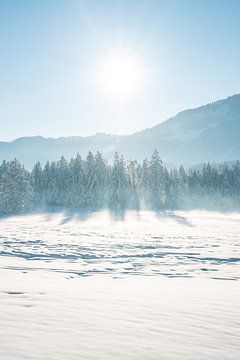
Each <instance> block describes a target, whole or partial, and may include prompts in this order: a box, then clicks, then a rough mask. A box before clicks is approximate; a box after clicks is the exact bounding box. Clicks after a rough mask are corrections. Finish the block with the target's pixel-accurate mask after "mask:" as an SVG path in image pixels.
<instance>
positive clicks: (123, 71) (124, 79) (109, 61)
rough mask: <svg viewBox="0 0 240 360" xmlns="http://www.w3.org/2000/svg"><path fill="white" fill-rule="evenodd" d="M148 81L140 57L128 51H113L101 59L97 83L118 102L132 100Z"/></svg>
mask: <svg viewBox="0 0 240 360" xmlns="http://www.w3.org/2000/svg"><path fill="white" fill-rule="evenodd" d="M146 81H147V71H146V68H145V66H144V63H143V61H141V58H139V57H138V56H136V55H134V54H132V53H130V52H127V51H125V52H124V51H121V52H119V51H112V52H110V53H108V54H106V55H105V56H103V57H102V58H101V60H100V61H99V66H98V70H97V82H98V84H99V87H100V89H101V90H102V91H103V92H104V93H105V94H106V95H108V96H111V97H113V98H116V99H118V100H123V99H128V98H131V97H132V96H133V95H135V94H137V92H139V91H141V89H142V88H143V87H144V84H145V83H146Z"/></svg>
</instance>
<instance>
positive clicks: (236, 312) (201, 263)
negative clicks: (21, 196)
mask: <svg viewBox="0 0 240 360" xmlns="http://www.w3.org/2000/svg"><path fill="white" fill-rule="evenodd" d="M239 234H240V215H239V214H219V213H206V212H188V213H184V212H179V213H168V214H166V213H165V214H161V213H158V214H157V213H152V212H139V213H136V212H128V213H127V214H124V213H122V214H119V213H118V214H115V216H113V214H109V213H108V212H102V213H92V214H88V213H81V214H78V213H74V212H68V213H62V214H41V215H32V216H26V217H20V216H19V217H12V218H6V219H1V221H0V251H1V252H0V255H1V256H0V309H1V315H0V359H4V360H5V359H6V360H13V359H14V360H15V359H20V360H28V359H31V360H35V359H41V360H42V359H49V360H52V359H58V360H63V359H64V360H65V359H69V360H72V359H73V360H75V359H76V360H77V359H151V360H152V359H154V360H155V359H156V360H157V359H168V360H175V359H202V360H203V359H204V360H205V359H210V360H211V359H218V360H219V359H224V360H225V359H239V356H240V330H239V329H240V287H239V279H240V268H239V262H240V242H239V236H240V235H239Z"/></svg>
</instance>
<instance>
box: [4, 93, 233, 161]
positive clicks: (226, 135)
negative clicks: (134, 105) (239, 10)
mask: <svg viewBox="0 0 240 360" xmlns="http://www.w3.org/2000/svg"><path fill="white" fill-rule="evenodd" d="M239 139H240V94H235V95H232V96H229V97H227V98H226V99H223V100H217V101H215V102H211V103H208V104H206V105H201V106H199V107H196V108H191V109H186V110H183V111H181V112H179V113H178V114H177V115H175V116H173V117H170V118H169V119H167V120H165V121H163V122H161V123H159V124H157V125H155V126H153V127H150V128H146V129H143V130H141V131H138V132H135V133H133V134H130V135H114V134H107V133H96V134H95V135H89V136H69V137H58V138H53V137H43V136H40V135H35V136H25V137H21V138H17V139H14V140H12V141H9V142H7V141H1V142H0V160H3V159H6V160H10V159H12V158H14V157H17V158H18V159H19V160H20V161H21V162H22V163H23V164H24V165H25V166H26V167H28V168H31V167H32V165H33V164H34V163H35V162H36V161H41V162H42V163H44V162H46V161H47V160H52V161H53V160H57V159H59V158H60V156H62V155H63V156H65V157H66V158H71V157H73V156H75V155H76V153H77V152H79V153H80V154H82V155H83V156H86V154H87V152H88V151H89V150H92V151H97V150H98V151H100V152H102V153H103V155H104V156H105V157H106V158H108V159H110V158H112V156H113V154H114V152H115V151H118V152H120V153H122V154H123V155H124V156H125V157H126V158H131V159H137V160H142V159H143V158H145V157H149V156H150V155H151V153H152V152H153V151H154V150H155V149H157V150H158V151H159V153H160V155H161V157H162V159H163V160H164V161H165V162H167V163H173V164H180V163H183V164H192V163H199V162H204V161H225V160H227V161H232V160H237V159H239V158H240V142H239ZM29 146H31V148H30V149H29Z"/></svg>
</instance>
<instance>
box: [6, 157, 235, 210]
mask: <svg viewBox="0 0 240 360" xmlns="http://www.w3.org/2000/svg"><path fill="white" fill-rule="evenodd" d="M49 207H50V208H58V207H60V208H62V207H63V208H81V209H103V208H109V209H153V210H159V209H181V208H205V209H228V208H234V209H238V208H239V207H240V162H239V161H236V162H233V163H231V164H228V163H222V164H209V163H207V164H203V165H202V166H198V167H192V168H190V169H184V167H183V166H180V167H179V168H173V169H168V168H166V166H164V164H163V162H162V160H161V158H160V156H159V153H158V152H157V151H154V153H153V155H152V157H151V159H149V160H148V159H145V160H144V161H143V162H141V163H139V162H137V161H132V160H131V161H126V160H125V159H124V157H123V156H120V155H119V154H118V153H116V154H115V156H114V159H113V161H112V162H107V161H106V160H105V159H104V158H103V156H102V155H101V153H99V152H97V153H96V154H93V153H92V152H91V151H89V153H88V155H87V157H86V159H83V158H82V157H81V156H80V155H79V154H77V156H76V158H74V159H71V160H70V161H67V160H66V159H65V158H64V157H62V158H61V159H60V160H59V161H56V162H55V161H53V162H49V161H48V162H47V163H46V164H45V165H44V166H43V167H42V165H41V164H40V162H37V163H36V164H35V165H34V167H33V169H32V171H27V170H26V169H25V168H24V167H23V166H22V165H21V164H20V163H19V161H18V160H17V159H15V160H13V161H3V162H2V164H1V165H0V213H1V214H18V213H23V212H29V211H33V210H37V209H43V208H49Z"/></svg>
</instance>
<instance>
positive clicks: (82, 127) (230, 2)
mask: <svg viewBox="0 0 240 360" xmlns="http://www.w3.org/2000/svg"><path fill="white" fill-rule="evenodd" d="M239 38H240V1H239V0H165V1H163V0H11V1H9V0H0V54H1V56H0V140H11V139H14V138H17V137H20V136H30V135H43V136H47V137H59V136H70V135H90V134H95V133H96V132H107V133H118V134H128V133H132V132H135V131H138V130H142V129H143V128H146V127H151V126H153V125H156V124H157V123H159V122H161V121H163V120H165V119H166V118H168V117H170V116H173V115H175V114H176V113H177V112H179V111H181V110H184V109H186V108H189V107H195V106H199V105H202V104H205V103H208V102H211V101H215V100H217V99H221V98H225V97H227V96H230V95H233V94H235V93H239V92H240V65H239V64H240V40H239ZM119 49H120V50H119ZM118 51H120V53H121V56H122V55H123V57H124V56H125V55H126V54H127V56H130V62H131V59H134V60H133V61H132V63H133V64H132V67H130V68H129V67H128V65H129V60H127V70H126V71H125V70H123V71H122V72H120V73H118V70H116V66H115V65H116V57H117V56H118ZM109 54H112V55H113V58H114V56H115V60H109V59H111V56H112V55H111V56H109ZM129 54H130V55H129ZM120 58H121V57H120ZM104 59H105V60H104ZM106 59H107V60H106ZM104 61H105V64H104ZM111 61H112V62H113V70H111V71H112V73H111V72H110V74H107V72H108V69H109V68H111V66H112V64H111ZM102 63H103V65H102ZM132 70H134V71H132ZM142 70H143V72H144V74H145V75H144V76H145V78H144V81H142V78H141V76H142V73H143V72H142V73H141V71H142ZM99 71H100V73H101V74H100V77H102V79H101V81H99V78H98V77H99V76H98V75H99V74H98V72H99ZM116 73H117V74H116ZM105 77H106V79H105ZM129 79H130V80H129ZM105 80H106V81H105ZM131 81H132V82H133V84H131ZM103 83H104V86H105V89H104V87H103V86H102V85H103ZM106 83H109V84H108V85H109V86H108V89H107V87H106ZM114 84H115V85H114ZM130 85H131V86H132V85H134V86H132V87H133V89H132V87H131V86H130ZM119 88H121V96H120V98H116V97H114V96H115V95H116V94H115V93H114V91H115V92H116V90H117V89H118V90H119ZM130 90H131V91H130ZM133 90H134V91H133ZM128 91H129V93H128Z"/></svg>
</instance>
